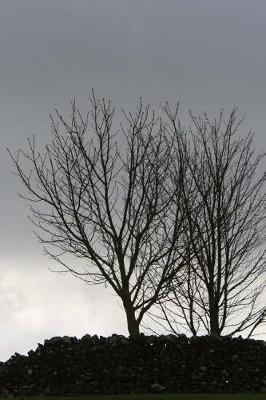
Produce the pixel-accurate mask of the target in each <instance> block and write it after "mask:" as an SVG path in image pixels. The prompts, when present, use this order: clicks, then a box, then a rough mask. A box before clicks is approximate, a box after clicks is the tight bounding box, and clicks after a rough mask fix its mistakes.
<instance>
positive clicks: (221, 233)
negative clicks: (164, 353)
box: [152, 106, 266, 336]
mask: <svg viewBox="0 0 266 400" xmlns="http://www.w3.org/2000/svg"><path fill="white" fill-rule="evenodd" d="M165 112H166V113H167V115H168V117H169V119H170V121H171V124H170V125H169V129H170V130H171V131H172V132H173V133H174V134H175V137H176V141H175V148H176V160H178V169H179V172H178V171H177V169H175V164H174V163H173V164H172V171H173V172H172V176H173V177H174V176H176V177H177V172H178V179H179V181H180V165H182V167H181V169H182V171H183V173H182V179H183V182H182V184H181V186H180V187H181V188H182V208H183V212H184V215H185V221H186V222H185V228H184V229H185V241H186V243H185V247H186V248H187V251H186V265H187V268H186V269H185V270H184V275H182V278H183V279H182V281H180V278H174V281H173V290H172V291H171V293H170V294H169V296H168V297H167V299H165V300H164V301H162V302H160V305H161V307H160V308H161V312H162V314H160V315H159V317H158V316H157V317H156V316H154V314H152V317H153V318H155V320H156V321H157V323H160V324H161V325H163V326H165V322H167V326H168V329H170V330H171V331H173V332H176V333H177V332H178V330H179V329H180V327H183V328H185V329H188V330H189V331H190V332H191V333H192V334H193V335H197V334H198V333H199V332H200V333H204V332H205V333H208V334H211V335H221V334H222V333H223V334H224V333H227V334H231V335H234V334H236V333H238V332H244V334H246V335H247V336H251V335H253V334H254V332H255V330H256V329H257V328H258V327H259V326H261V324H263V323H264V322H265V318H266V307H265V299H263V293H264V289H265V265H266V263H265V251H266V250H265V232H266V230H265V216H266V208H265V199H266V197H265V180H266V173H265V167H264V166H263V165H262V161H264V160H265V154H260V155H256V153H255V151H254V148H253V138H254V135H253V133H251V132H250V133H249V134H248V135H247V136H244V137H241V136H238V130H239V126H240V123H241V122H242V121H239V120H238V119H237V113H236V109H233V111H232V112H231V114H230V116H229V118H228V119H225V118H224V113H223V112H221V113H220V115H219V118H218V119H217V120H214V121H211V120H210V119H209V118H208V116H207V114H206V113H204V114H203V115H200V116H195V115H193V114H190V116H191V120H192V127H191V128H190V131H189V132H187V134H185V133H184V131H182V129H181V127H180V124H178V123H177V121H176V117H177V115H176V112H172V111H171V109H170V107H169V106H166V107H165ZM173 184H176V183H175V181H173Z"/></svg>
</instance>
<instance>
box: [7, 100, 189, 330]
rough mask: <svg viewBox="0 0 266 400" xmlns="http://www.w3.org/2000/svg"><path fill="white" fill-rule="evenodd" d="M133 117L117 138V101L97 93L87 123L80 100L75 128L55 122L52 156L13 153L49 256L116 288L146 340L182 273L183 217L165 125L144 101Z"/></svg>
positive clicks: (32, 146) (131, 324)
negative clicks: (144, 325) (150, 320)
mask: <svg viewBox="0 0 266 400" xmlns="http://www.w3.org/2000/svg"><path fill="white" fill-rule="evenodd" d="M123 116H124V123H123V124H121V125H120V128H119V129H118V130H114V129H113V127H112V123H113V117H114V109H113V107H112V105H111V103H110V101H106V100H104V99H102V100H99V99H97V98H96V97H95V96H94V93H93V94H92V97H91V108H90V110H89V112H88V114H87V115H86V116H85V117H84V116H82V115H81V113H80V112H79V110H78V109H77V107H76V104H75V102H73V104H72V112H71V115H70V119H69V121H67V120H66V119H65V118H63V117H62V116H61V115H60V114H59V113H58V112H56V116H55V117H52V118H51V130H52V135H53V139H52V142H51V143H50V144H48V145H47V146H46V148H45V151H43V152H39V151H38V150H37V149H36V145H35V140H34V139H33V140H29V141H28V145H29V147H28V150H27V151H22V150H19V151H18V153H17V154H16V155H12V154H11V153H10V155H11V157H12V160H13V161H14V163H15V166H16V171H17V175H18V177H19V179H20V181H21V182H22V184H23V186H24V187H25V188H26V189H27V193H28V194H25V195H23V196H22V197H24V198H26V199H28V200H29V201H30V203H31V211H32V217H31V221H32V222H33V224H34V225H35V227H36V228H37V231H36V234H37V237H38V239H39V241H40V242H41V243H42V244H44V245H45V248H46V252H47V254H48V255H49V256H51V257H52V258H53V259H54V260H56V261H58V262H59V263H60V264H61V265H62V266H63V267H64V271H69V272H71V273H72V274H73V275H74V276H75V277H78V278H80V279H83V280H85V281H86V282H88V283H92V284H100V283H105V284H107V285H109V286H110V287H111V288H112V289H113V290H114V292H115V293H116V294H117V295H118V296H119V297H120V299H121V301H122V304H123V307H124V310H125V314H126V319H127V326H128V331H129V334H130V335H136V334H138V333H139V325H140V323H141V321H142V319H143V316H144V315H145V313H146V312H147V311H148V310H149V309H150V307H151V306H152V305H153V304H154V303H155V302H156V301H158V300H159V299H160V298H163V297H164V296H165V294H166V293H167V291H168V288H169V282H171V280H172V278H173V276H174V275H175V274H176V273H177V271H178V270H179V268H180V264H179V253H180V251H177V249H178V238H179V236H180V235H181V229H180V227H181V224H182V218H181V215H180V210H179V208H178V207H177V205H178V200H177V197H178V196H179V193H178V190H176V188H173V187H172V186H171V184H170V168H169V163H170V156H169V155H170V154H171V152H172V146H171V138H170V137H169V136H168V135H167V130H166V129H165V124H164V123H163V122H162V120H161V119H158V118H156V117H155V114H154V112H153V111H151V110H150V108H149V107H144V106H143V105H142V103H141V101H140V103H139V105H138V107H137V109H136V111H135V113H130V112H125V111H123ZM27 162H28V164H29V168H28V167H27ZM24 163H25V164H24ZM52 249H54V250H53V251H52ZM56 250H58V251H56ZM66 255H72V256H74V257H76V258H77V259H78V260H79V261H80V265H79V266H76V265H74V266H73V264H70V262H69V258H67V259H66V258H65V256H66ZM82 261H83V263H82ZM84 262H85V265H84Z"/></svg>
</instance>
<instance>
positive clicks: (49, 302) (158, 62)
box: [0, 0, 266, 360]
mask: <svg viewBox="0 0 266 400" xmlns="http://www.w3.org/2000/svg"><path fill="white" fill-rule="evenodd" d="M265 19H266V2H265V0H253V1H250V0H223V1H218V0H134V1H129V0H75V1H73V0H45V1H41V0H6V1H4V0H2V1H0V60H1V64H0V83H1V85H0V88H1V92H0V102H1V104H0V121H1V125H0V127H1V131H0V132H1V133H0V136H1V141H0V151H1V157H0V167H1V169H0V180H1V208H0V213H1V216H0V218H1V230H0V243H1V245H0V315H1V321H2V324H1V340H0V360H5V359H7V358H8V357H9V356H10V355H11V354H12V353H14V352H15V351H17V352H21V353H25V352H27V351H28V350H30V349H31V348H34V347H36V346H37V343H38V342H41V341H43V340H44V339H45V338H49V337H51V336H55V335H76V336H82V335H84V334H85V333H91V334H94V333H97V334H101V335H110V334H112V333H113V332H117V333H123V334H126V333H127V332H126V324H125V321H124V316H123V313H122V311H121V308H120V306H119V301H118V299H117V298H116V297H115V296H113V295H112V294H111V293H110V292H108V290H105V289H104V288H100V287H96V288H95V287H87V286H85V285H84V284H82V283H81V282H80V281H78V280H75V278H73V277H70V276H68V275H64V276H62V275H58V274H54V273H52V272H50V271H49V270H48V267H49V266H51V262H50V261H49V260H48V259H46V258H45V256H43V255H42V254H43V251H42V248H41V247H40V246H39V245H38V243H37V242H36V239H35V237H34V235H33V233H32V226H31V225H30V223H29V221H28V220H27V215H28V209H27V206H26V204H25V203H24V202H23V201H22V200H21V199H19V198H18V197H17V195H16V194H17V192H19V191H20V189H21V188H20V187H19V185H18V182H17V180H16V179H15V177H14V176H12V175H11V170H12V168H13V166H12V165H11V162H10V160H9V159H8V157H7V154H6V150H5V149H6V147H10V148H11V149H12V150H15V149H17V148H18V147H20V146H23V145H25V143H26V139H27V137H28V136H32V135H33V134H36V136H37V140H38V141H39V142H40V143H46V142H47V141H48V140H49V138H50V133H49V113H51V112H53V109H54V108H55V107H58V108H59V109H60V110H61V111H62V113H65V112H66V111H67V110H68V105H69V103H70V101H71V99H72V98H73V96H75V97H76V98H77V100H78V103H79V104H80V107H81V108H82V109H85V108H86V105H87V103H88V96H89V91H90V89H91V88H92V87H93V88H94V89H95V90H96V93H97V94H98V95H100V96H102V95H104V96H107V97H111V98H112V100H113V102H114V104H115V105H116V106H117V107H118V108H119V107H120V106H124V107H126V108H130V107H134V105H135V104H136V102H137V99H138V97H139V96H142V97H143V99H144V101H145V102H149V103H151V104H152V105H155V106H156V105H158V104H159V103H160V102H162V101H165V100H169V101H170V102H176V101H177V100H179V101H180V102H181V105H182V110H184V113H185V112H186V111H187V110H188V108H191V109H192V110H193V111H195V112H198V111H202V110H206V111H208V112H210V113H216V112H218V111H219V109H220V108H221V107H224V108H225V110H227V111H228V110H230V109H231V107H232V106H234V105H237V106H238V107H239V111H240V114H247V118H246V121H245V127H246V129H249V128H252V129H254V130H255V131H256V144H257V146H258V147H260V149H262V148H265V147H266V146H265V145H266V136H265V126H266V112H265V105H266V79H265V73H266V72H265V71H266V45H265V38H266V24H265Z"/></svg>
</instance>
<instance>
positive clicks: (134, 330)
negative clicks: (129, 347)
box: [123, 300, 139, 336]
mask: <svg viewBox="0 0 266 400" xmlns="http://www.w3.org/2000/svg"><path fill="white" fill-rule="evenodd" d="M123 305H124V309H125V312H126V317H127V329H128V333H129V335H130V336H136V335H139V322H138V321H137V319H136V315H135V310H134V307H133V306H132V304H131V302H130V301H126V300H124V301H123Z"/></svg>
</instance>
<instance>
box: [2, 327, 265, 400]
mask: <svg viewBox="0 0 266 400" xmlns="http://www.w3.org/2000/svg"><path fill="white" fill-rule="evenodd" d="M162 391H166V392H252V393H253V392H263V391H266V345H265V342H263V341H256V340H246V339H242V338H230V337H222V338H212V337H208V336H204V337H195V338H187V337H185V336H178V337H177V336H174V335H167V336H144V335H140V336H137V337H130V338H126V337H124V336H120V335H112V336H111V337H108V338H105V337H98V336H96V335H95V336H90V335H85V336H84V337H83V338H81V339H77V338H76V337H68V336H64V337H54V338H52V339H50V340H46V341H45V342H44V344H43V345H42V344H39V345H38V347H37V349H36V350H35V351H33V350H31V351H29V353H28V355H27V356H23V355H20V354H18V353H15V354H14V355H13V356H12V357H11V358H10V359H9V360H8V361H6V362H5V363H1V364H0V394H1V395H3V396H9V395H38V394H46V395H62V396H63V395H78V394H79V395H81V394H100V393H102V394H115V393H121V394H122V393H148V392H162Z"/></svg>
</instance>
